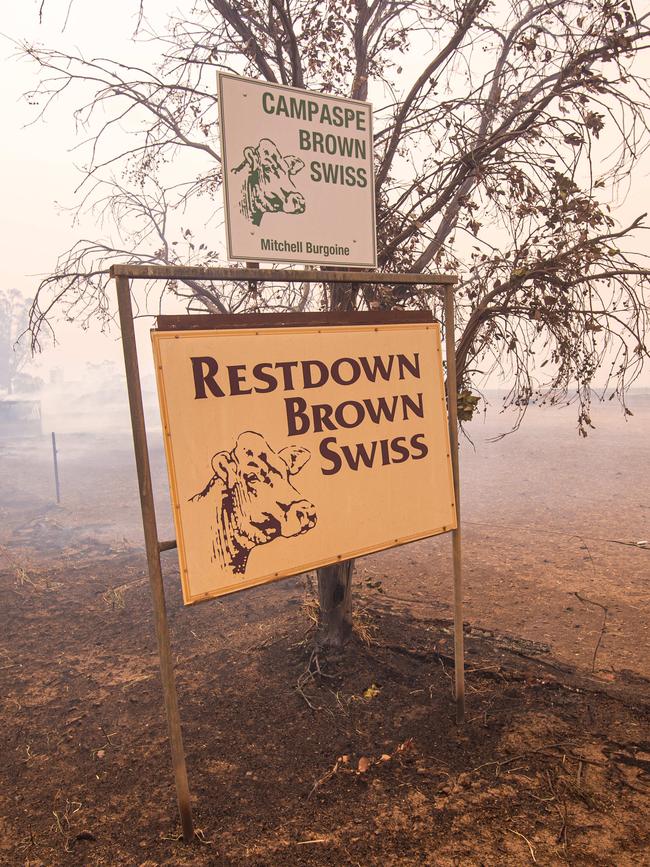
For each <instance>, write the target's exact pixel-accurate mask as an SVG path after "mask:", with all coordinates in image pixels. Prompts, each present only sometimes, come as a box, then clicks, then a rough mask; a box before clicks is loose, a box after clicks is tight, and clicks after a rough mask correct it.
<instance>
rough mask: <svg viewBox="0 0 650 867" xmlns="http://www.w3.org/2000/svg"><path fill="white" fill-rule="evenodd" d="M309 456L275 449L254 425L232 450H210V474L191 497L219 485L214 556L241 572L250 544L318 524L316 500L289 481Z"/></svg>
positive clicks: (290, 449)
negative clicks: (302, 493)
mask: <svg viewBox="0 0 650 867" xmlns="http://www.w3.org/2000/svg"><path fill="white" fill-rule="evenodd" d="M310 457H311V454H310V452H309V451H308V450H307V449H304V448H301V447H300V446H290V447H286V448H283V449H281V450H280V451H279V452H275V451H274V450H273V449H272V448H271V446H270V445H269V444H268V442H267V441H266V439H265V438H264V437H263V436H262V434H259V433H256V432H255V431H244V433H241V434H239V436H238V437H237V441H236V443H235V446H234V448H233V449H232V450H231V451H221V452H217V454H215V455H214V456H213V458H212V471H213V475H212V478H211V479H210V481H209V482H208V484H207V485H206V486H205V488H204V489H203V490H202V491H200V492H199V493H198V494H196V495H195V496H194V497H192V500H201V499H204V498H205V497H208V496H210V495H211V492H212V490H213V488H215V487H216V486H220V487H221V493H220V494H217V495H216V498H215V519H216V520H215V524H214V526H213V528H212V539H211V546H212V560H213V561H214V560H217V561H218V562H219V563H220V564H221V566H223V567H228V568H230V569H232V571H233V572H235V573H239V574H242V573H244V572H245V571H246V565H247V563H248V558H249V556H250V552H251V551H252V550H253V548H255V547H257V546H258V545H265V544H267V543H268V542H271V541H273V539H277V538H279V537H281V536H282V537H285V538H290V537H292V536H299V535H301V534H302V533H306V532H307V531H308V530H311V529H312V527H314V526H315V525H316V520H317V518H316V508H315V506H314V504H313V503H311V502H310V501H309V500H306V499H304V498H303V497H302V496H301V494H300V493H299V492H298V491H297V490H296V488H295V487H294V486H293V483H292V477H293V476H295V475H296V474H297V473H298V472H300V470H301V469H302V468H303V466H304V465H305V464H306V463H307V461H308V460H309V458H310ZM215 493H216V492H215Z"/></svg>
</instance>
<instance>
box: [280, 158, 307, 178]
mask: <svg viewBox="0 0 650 867" xmlns="http://www.w3.org/2000/svg"><path fill="white" fill-rule="evenodd" d="M284 164H285V166H286V167H287V173H288V174H289V175H297V174H298V172H299V171H301V170H302V169H304V168H305V164H304V163H303V161H302V160H301V159H300V157H294V156H293V155H289V156H288V157H285V158H284Z"/></svg>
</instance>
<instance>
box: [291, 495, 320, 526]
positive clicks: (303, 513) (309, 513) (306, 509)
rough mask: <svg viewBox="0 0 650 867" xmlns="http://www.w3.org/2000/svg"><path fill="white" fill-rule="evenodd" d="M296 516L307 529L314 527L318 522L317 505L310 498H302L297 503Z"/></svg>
mask: <svg viewBox="0 0 650 867" xmlns="http://www.w3.org/2000/svg"><path fill="white" fill-rule="evenodd" d="M294 508H295V514H296V518H298V521H299V522H300V526H301V527H304V528H305V529H307V528H309V527H313V526H314V524H315V523H316V506H314V504H313V503H310V502H309V500H301V501H300V502H299V503H296V504H295V507H294Z"/></svg>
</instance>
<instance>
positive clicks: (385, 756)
mask: <svg viewBox="0 0 650 867" xmlns="http://www.w3.org/2000/svg"><path fill="white" fill-rule="evenodd" d="M391 758H392V756H389V755H388V753H384V754H383V755H382V757H381V758H380V759H379V761H380V762H390V760H391Z"/></svg>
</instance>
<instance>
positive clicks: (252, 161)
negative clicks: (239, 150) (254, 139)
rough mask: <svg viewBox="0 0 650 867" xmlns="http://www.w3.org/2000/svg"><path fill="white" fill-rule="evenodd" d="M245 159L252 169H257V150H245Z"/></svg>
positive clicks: (249, 148)
mask: <svg viewBox="0 0 650 867" xmlns="http://www.w3.org/2000/svg"><path fill="white" fill-rule="evenodd" d="M244 159H245V160H246V162H247V163H248V165H249V166H250V167H251V168H252V169H255V168H257V154H256V153H255V148H251V147H248V148H244Z"/></svg>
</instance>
